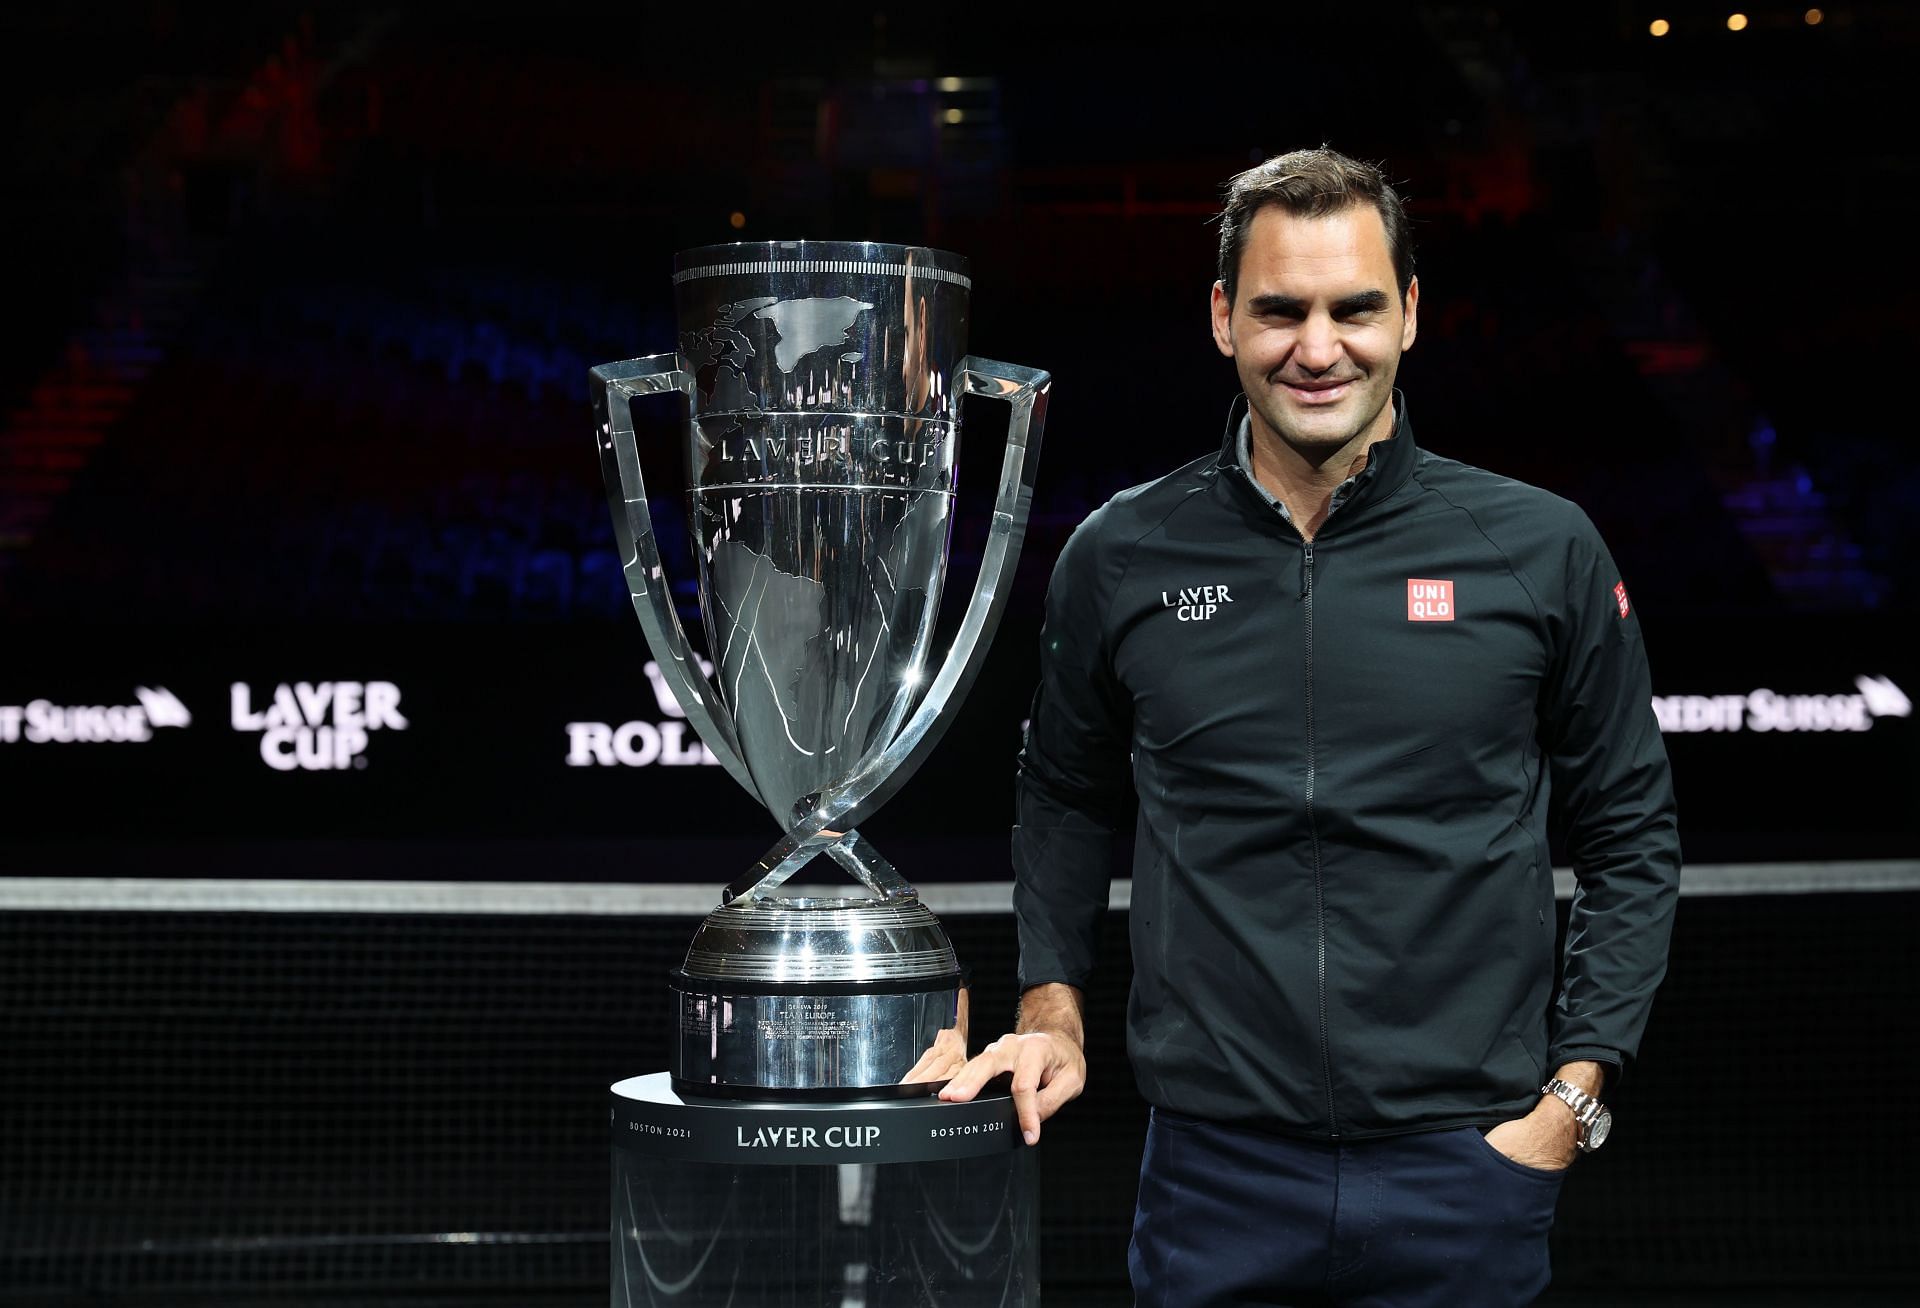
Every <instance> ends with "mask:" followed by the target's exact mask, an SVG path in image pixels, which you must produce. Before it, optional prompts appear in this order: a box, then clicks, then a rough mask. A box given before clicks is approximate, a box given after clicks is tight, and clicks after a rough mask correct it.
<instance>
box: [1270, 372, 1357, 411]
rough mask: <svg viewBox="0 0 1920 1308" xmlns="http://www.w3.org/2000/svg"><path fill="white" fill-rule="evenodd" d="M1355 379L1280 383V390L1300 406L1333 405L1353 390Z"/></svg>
mask: <svg viewBox="0 0 1920 1308" xmlns="http://www.w3.org/2000/svg"><path fill="white" fill-rule="evenodd" d="M1358 380H1359V378H1357V377H1348V378H1345V379H1344V380H1341V381H1337V382H1329V381H1317V382H1289V381H1283V382H1281V383H1280V388H1281V389H1282V390H1284V391H1286V392H1287V394H1289V395H1291V396H1292V397H1293V398H1294V399H1296V400H1298V401H1299V402H1300V403H1302V404H1335V403H1338V402H1339V401H1340V400H1342V399H1344V398H1346V395H1347V392H1348V391H1351V390H1352V389H1353V384H1354V382H1356V381H1358Z"/></svg>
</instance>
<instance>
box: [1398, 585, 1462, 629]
mask: <svg viewBox="0 0 1920 1308" xmlns="http://www.w3.org/2000/svg"><path fill="white" fill-rule="evenodd" d="M1407 621H1408V622H1452V621H1453V583H1452V582H1451V581H1432V580H1429V579H1428V578H1425V577H1408V578H1407Z"/></svg>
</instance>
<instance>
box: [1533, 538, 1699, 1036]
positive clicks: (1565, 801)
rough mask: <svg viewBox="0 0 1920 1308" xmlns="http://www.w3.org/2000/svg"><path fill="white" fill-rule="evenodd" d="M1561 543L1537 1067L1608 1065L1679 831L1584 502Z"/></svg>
mask: <svg viewBox="0 0 1920 1308" xmlns="http://www.w3.org/2000/svg"><path fill="white" fill-rule="evenodd" d="M1566 557H1567V566H1566V569H1565V572H1564V574H1563V575H1564V578H1565V585H1564V591H1563V594H1562V595H1561V596H1560V597H1558V598H1559V599H1560V607H1559V609H1558V612H1557V615H1556V621H1555V623H1554V625H1555V627H1556V631H1555V640H1554V644H1555V649H1554V654H1553V659H1552V663H1551V665H1550V670H1549V674H1548V678H1547V682H1546V685H1545V687H1544V689H1543V691H1542V698H1543V705H1542V744H1543V748H1544V749H1545V751H1546V753H1547V758H1548V765H1549V768H1550V769H1551V774H1550V775H1551V786H1552V789H1551V795H1552V810H1551V811H1552V816H1553V820H1554V822H1555V824H1556V826H1557V828H1558V829H1559V830H1560V831H1561V832H1562V834H1563V836H1564V840H1565V845H1566V849H1567V852H1568V855H1569V857H1570V858H1571V860H1572V863H1573V872H1574V878H1575V888H1574V895H1573V907H1572V913H1571V916H1570V918H1569V920H1568V926H1567V940H1566V959H1565V969H1564V976H1563V980H1562V983H1561V987H1560V993H1559V995H1558V997H1557V998H1556V1000H1555V1003H1554V1010H1553V1014H1552V1018H1551V1022H1550V1026H1549V1039H1548V1060H1547V1069H1548V1071H1549V1072H1551V1071H1552V1070H1553V1069H1554V1068H1557V1067H1560V1066H1562V1065H1563V1064H1565V1063H1567V1062H1570V1061H1574V1060H1578V1059H1593V1060H1595V1061H1598V1062H1603V1063H1609V1064H1611V1065H1612V1066H1613V1067H1614V1068H1615V1070H1616V1071H1618V1070H1620V1069H1622V1068H1624V1066H1625V1065H1626V1063H1627V1062H1628V1061H1629V1060H1631V1059H1632V1057H1633V1056H1634V1054H1635V1053H1636V1052H1637V1051H1638V1049H1639V1045H1640V1036H1641V1032H1642V1031H1643V1030H1645V1028H1646V1024H1647V1014H1648V1012H1649V1010H1650V1009H1651V1008H1652V1006H1653V992H1654V990H1655V988H1656V987H1658V986H1659V984H1660V980H1661V978H1662V977H1663V976H1665V975H1666V970H1667V942H1668V938H1669V937H1670V935H1671V934H1672V930H1673V913H1674V904H1675V900H1676V899H1677V897H1678V894H1679V889H1680V840H1679V834H1678V828H1677V826H1676V822H1675V812H1674V801H1673V782H1672V777H1671V775H1670V773H1669V771H1668V767H1667V751H1666V746H1665V744H1664V743H1663V742H1662V741H1661V738H1660V728H1659V724H1658V723H1657V722H1656V721H1655V719H1654V715H1653V706H1652V685H1651V679H1650V677H1649V674H1648V671H1647V656H1646V650H1645V648H1644V646H1643V645H1642V644H1641V638H1640V619H1639V615H1638V614H1636V613H1635V612H1634V611H1633V607H1632V602H1631V600H1630V599H1629V597H1628V595H1627V591H1626V587H1625V584H1624V583H1623V582H1622V581H1621V579H1620V574H1619V572H1618V571H1617V569H1616V568H1615V566H1614V562H1613V559H1612V558H1611V556H1610V555H1609V554H1608V552H1607V548H1606V546H1605V545H1604V544H1603V543H1602V542H1601V539H1600V535H1599V532H1598V531H1596V530H1595V529H1594V526H1593V524H1592V523H1591V522H1590V521H1589V520H1588V519H1587V518H1586V516H1585V515H1584V514H1581V515H1580V516H1579V520H1578V524H1577V527H1576V530H1575V532H1574V534H1573V538H1572V540H1571V541H1570V542H1569V544H1568V548H1567V556H1566Z"/></svg>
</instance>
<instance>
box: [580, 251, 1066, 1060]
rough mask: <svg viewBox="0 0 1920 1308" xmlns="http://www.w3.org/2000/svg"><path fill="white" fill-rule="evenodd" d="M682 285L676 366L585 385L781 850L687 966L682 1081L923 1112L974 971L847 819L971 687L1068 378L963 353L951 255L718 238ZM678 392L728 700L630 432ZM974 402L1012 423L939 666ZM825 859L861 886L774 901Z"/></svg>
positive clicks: (702, 585)
mask: <svg viewBox="0 0 1920 1308" xmlns="http://www.w3.org/2000/svg"><path fill="white" fill-rule="evenodd" d="M673 282H674V290H675V304H676V310H677V315H678V319H679V349H678V350H677V351H676V352H674V353H673V354H664V355H653V356H650V357H647V358H643V359H634V360H629V361H627V362H624V363H616V364H605V365H602V366H600V367H598V368H595V369H593V370H592V377H593V395H594V407H595V418H596V422H597V426H598V433H597V443H598V445H599V449H600V457H601V465H602V470H603V473H604V475H605V478H606V482H607V489H608V494H609V498H610V502H611V508H612V511H613V516H614V523H615V529H616V534H617V538H618V541H619V544H620V547H621V551H622V554H623V564H624V569H625V574H626V577H627V581H628V586H629V589H630V590H631V592H632V595H633V602H634V609H635V612H636V613H637V615H638V616H639V618H640V622H641V626H642V628H643V630H644V631H645V633H646V636H647V640H648V643H649V644H650V645H651V647H652V649H653V653H654V657H655V659H656V661H657V663H658V665H659V668H660V671H661V674H662V675H663V676H664V677H665V678H666V679H667V681H668V683H669V684H670V686H671V687H672V689H673V692H674V694H675V696H676V698H678V699H679V701H680V704H681V707H682V708H683V709H684V710H685V711H686V713H687V717H688V720H689V721H690V722H691V723H692V724H693V726H694V728H695V729H696V730H697V731H699V733H700V735H701V737H702V739H703V740H704V741H705V742H706V744H707V746H708V747H709V748H710V749H711V750H712V751H713V753H714V755H715V756H716V758H718V759H719V761H720V762H721V763H722V765H724V766H725V767H726V769H727V770H728V772H729V773H730V774H731V775H732V776H733V777H734V779H735V780H736V781H738V782H739V783H740V784H741V785H743V786H745V787H746V788H747V790H748V792H749V793H750V794H752V795H753V796H754V797H755V798H756V799H758V800H759V801H760V802H761V803H762V804H764V805H765V806H766V808H767V810H768V812H770V813H771V814H772V815H773V817H774V819H775V821H776V822H777V823H779V824H780V827H781V829H782V831H783V832H784V833H785V834H784V835H783V836H782V837H781V839H780V841H779V842H778V843H776V844H775V845H774V846H773V848H772V849H770V850H769V851H768V853H767V854H766V855H765V856H764V857H763V858H762V859H761V860H760V862H759V863H758V864H757V865H755V866H754V867H753V868H752V869H750V870H748V871H747V872H746V873H745V874H743V875H742V876H740V877H738V878H736V879H735V880H734V881H733V882H732V883H731V884H730V885H729V886H728V887H727V889H726V890H725V891H724V892H723V894H722V902H721V905H720V907H718V908H717V909H715V911H714V912H713V913H712V914H710V915H709V916H708V918H707V919H706V921H705V922H704V923H703V924H702V925H701V927H700V930H699V932H698V933H697V934H696V936H695V938H694V941H693V944H692V947H691V948H690V949H689V950H688V953H687V958H686V961H685V963H684V964H683V965H682V966H681V967H680V968H679V969H678V970H676V971H675V972H674V973H673V974H672V978H671V984H672V988H673V989H674V991H675V992H676V994H677V995H678V997H679V1003H680V1021H679V1034H678V1036H677V1039H676V1041H675V1045H674V1049H673V1054H672V1065H671V1068H670V1070H671V1072H672V1074H673V1077H674V1081H675V1084H676V1086H678V1087H679V1088H681V1089H682V1090H684V1091H692V1092H696V1093H702V1094H709V1095H723V1096H725V1095H734V1096H744V1097H756V1098H791V1097H800V1098H807V1097H836V1098H848V1097H862V1096H869V1097H871V1096H880V1095H894V1094H901V1095H914V1094H926V1093H931V1092H932V1091H934V1090H937V1089H938V1087H939V1086H940V1085H941V1084H943V1083H944V1081H945V1073H947V1072H950V1071H951V1070H952V1069H953V1068H955V1067H957V1066H958V1065H959V1062H961V1061H964V1058H965V1046H966V1031H965V1015H966V1003H965V990H964V982H963V977H962V973H961V969H960V967H959V964H958V961H957V959H956V958H955V956H954V952H953V948H952V946H951V944H950V943H949V942H948V940H947V938H946V933H945V932H944V931H943V930H942V929H941V927H940V924H939V922H938V920H937V919H936V918H935V917H934V915H933V914H932V913H931V912H929V911H928V910H927V908H926V907H925V905H923V904H921V903H920V902H919V896H918V894H917V893H916V892H915V891H914V889H913V887H912V886H911V885H909V884H908V883H907V882H906V881H905V879H904V878H902V877H901V876H900V874H899V873H898V872H896V871H895V870H894V869H893V868H892V867H891V865H889V864H888V863H887V861H886V860H885V859H884V858H883V857H881V856H880V854H879V853H878V851H876V850H875V849H874V848H873V846H872V845H871V844H870V843H869V842H867V841H865V840H864V839H863V838H862V837H861V836H860V834H859V832H858V831H857V830H856V829H855V826H856V824H857V822H858V821H860V820H861V819H863V818H864V817H865V816H866V815H867V814H869V813H871V812H873V811H874V810H875V809H876V808H877V807H879V805H880V804H882V803H884V802H885V800H886V799H887V798H888V797H889V796H891V795H892V794H893V793H894V792H895V791H896V790H897V789H898V788H899V787H900V785H902V784H903V783H904V782H905V781H906V779H907V778H908V777H909V776H910V775H911V774H912V773H913V771H914V770H915V769H916V768H917V767H918V766H919V764H920V763H921V761H923V760H924V759H925V758H926V756H927V754H928V753H929V752H930V751H931V750H932V748H933V745H934V744H935V742H937V740H938V739H939V736H940V734H941V733H942V732H943V731H944V729H945V727H946V726H947V724H948V723H950V722H951V721H952V718H953V716H954V714H955V713H956V712H957V711H958V708H959V704H960V702H961V700H962V698H963V697H964V695H965V693H966V690H967V688H968V687H969V686H970V685H971V684H972V681H973V678H974V677H975V675H977V673H978V671H979V667H980V663H981V661H982V659H983V658H984V655H985V651H986V648H987V645H988V643H989V641H990V639H991V633H992V631H993V629H994V628H995V627H996V626H997V625H998V622H999V618H1000V614H1001V612H1002V610H1003V609H1004V606H1005V602H1006V584H1005V583H1006V582H1007V581H1008V579H1009V578H1010V577H1011V575H1012V570H1013V567H1014V564H1015V562H1016V561H1017V559H1018V556H1019V548H1020V542H1021V538H1022V536H1023V534H1024V531H1025V525H1026V518H1027V510H1028V505H1029V503H1030V500H1031V492H1032V477H1033V468H1034V465H1035V462H1036V456H1037V452H1038V446H1039V437H1040V432H1041V429H1042V426H1043V420H1044V414H1045V401H1046V395H1047V391H1048V388H1049V386H1050V381H1051V379H1050V378H1049V377H1048V376H1047V374H1045V373H1043V372H1038V371H1035V370H1032V369H1025V368H1018V367H1014V366H1012V365H1006V364H998V363H993V362H991V361H989V360H984V359H978V358H974V357H972V356H969V355H967V354H966V353H965V349H966V337H967V330H966V329H967V312H968V305H969V299H970V295H971V290H972V281H971V279H970V277H969V275H968V267H967V262H966V260H965V259H963V258H961V257H960V256H958V255H955V254H950V253H947V252H945V251H940V250H931V249H926V248H923V247H918V246H902V245H884V244H877V243H870V242H840V241H770V242H756V243H748V244H736V245H720V246H708V247H704V248H701V249H696V250H689V251H685V252H683V253H681V254H680V255H678V256H677V257H676V259H675V271H674V275H673ZM676 390H677V391H679V392H680V393H682V394H684V395H685V396H686V397H687V405H688V416H687V423H686V427H685V432H686V440H685V455H686V460H685V467H686V496H687V523H688V530H689V533H690V535H691V538H692V546H693V556H694V559H695V561H696V567H697V570H698V577H697V581H698V593H699V601H700V616H701V624H702V627H703V628H704V631H705V635H706V643H707V649H708V651H709V655H710V658H711V664H712V676H711V680H709V679H708V677H707V675H706V674H705V673H704V672H703V671H702V670H701V665H700V663H699V662H698V661H697V660H696V659H695V657H694V655H693V653H692V650H691V648H690V646H689V645H688V642H687V639H686V634H685V632H684V630H683V629H682V627H681V625H680V620H679V617H678V614H677V613H676V612H675V610H674V607H673V602H672V598H671V588H670V587H669V585H668V584H667V582H666V579H665V577H664V574H663V571H662V568H661V564H660V558H659V551H658V548H657V545H656V542H655V539H654V535H653V527H652V519H651V515H650V514H649V512H648V508H647V497H646V487H645V484H644V481H643V479H642V475H641V471H640V462H639V458H638V452H637V449H636V447H635V438H634V432H633V423H632V413H631V402H632V400H633V399H634V398H635V397H638V396H646V395H655V394H662V393H665V392H667V391H676ZM966 395H983V396H991V397H997V398H1001V399H1005V400H1007V401H1008V402H1009V403H1010V404H1011V405H1012V409H1013V412H1012V417H1011V419H1010V421H1009V424H1008V438H1007V447H1006V453H1005V456H1004V458H1003V463H1002V469H1001V476H1000V483H999V487H998V490H997V493H996V497H995V506H994V517H993V522H992V524H991V527H990V529H989V532H988V545H987V549H986V551H985V553H984V555H983V558H982V562H981V568H980V574H979V577H978V578H977V579H976V582H975V586H974V591H973V595H972V597H971V599H970V601H969V603H968V606H967V611H966V614H965V615H964V617H963V619H962V621H961V624H960V628H959V632H958V634H957V635H956V637H955V639H954V642H953V645H952V647H951V648H950V649H949V650H948V651H947V652H946V654H945V656H944V657H943V658H942V659H941V660H940V662H939V664H938V666H937V667H934V666H932V665H931V664H930V662H929V655H930V652H931V650H930V647H931V645H932V640H933V630H934V621H935V618H936V617H937V616H938V612H939V607H940V596H941V589H942V586H943V584H944V581H945V576H946V561H947V548H948V540H949V537H950V534H951V530H952V517H953V505H954V494H955V477H956V475H957V472H958V457H959V447H960V435H961V398H962V397H963V396H966ZM821 854H825V855H827V856H828V857H830V858H832V859H833V860H834V861H835V862H836V863H838V864H839V865H840V866H841V868H843V869H844V870H845V871H846V872H847V873H848V874H849V875H851V876H852V877H853V878H854V880H855V881H857V882H858V883H859V884H860V886H861V887H863V888H864V889H865V891H866V892H867V893H866V894H865V895H864V896H859V897H848V898H819V897H804V896H798V897H797V896H782V895H780V894H779V893H778V891H779V888H780V886H781V885H782V884H783V883H784V882H785V881H786V880H787V878H789V877H790V876H791V875H792V874H793V873H794V872H795V871H797V870H798V869H799V868H800V867H802V866H803V865H805V864H806V863H807V862H808V861H810V860H811V859H813V858H814V857H816V856H818V855H821ZM956 1055H957V1057H956Z"/></svg>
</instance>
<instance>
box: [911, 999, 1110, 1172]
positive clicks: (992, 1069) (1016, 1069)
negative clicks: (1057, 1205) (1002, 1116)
mask: <svg viewBox="0 0 1920 1308" xmlns="http://www.w3.org/2000/svg"><path fill="white" fill-rule="evenodd" d="M1082 1004H1083V1000H1082V996H1081V993H1080V991H1079V990H1077V989H1075V988H1074V987H1072V986H1068V985H1063V984H1060V983H1058V982H1053V983H1049V984H1047V985H1040V986H1035V987H1033V988H1032V989H1030V990H1028V991H1027V992H1026V993H1025V994H1024V995H1022V996H1021V997H1020V1023H1019V1030H1018V1031H1016V1032H1014V1033H1013V1034H1011V1035H1004V1036H1001V1037H1000V1038H999V1039H998V1040H996V1041H994V1042H993V1043H992V1044H990V1045H988V1046H987V1047H986V1048H985V1049H983V1050H981V1051H980V1053H979V1055H978V1056H977V1057H976V1058H974V1059H973V1060H972V1061H971V1062H969V1063H968V1064H967V1065H966V1066H965V1067H963V1068H961V1069H960V1071H959V1073H958V1074H957V1075H955V1076H954V1078H953V1080H951V1081H949V1082H948V1083H947V1088H946V1089H944V1090H942V1091H941V1092H940V1097H941V1098H942V1099H945V1100H949V1101H953V1102H964V1101H966V1100H969V1099H972V1098H973V1097H974V1096H975V1095H976V1094H978V1093H979V1092H980V1089H981V1087H982V1086H984V1085H986V1083H987V1082H988V1081H991V1080H992V1079H993V1078H995V1077H997V1076H1005V1075H1011V1077H1012V1088H1013V1108H1014V1112H1015V1113H1016V1114H1017V1115H1018V1117H1019V1119H1020V1134H1021V1136H1022V1137H1023V1138H1024V1139H1025V1140H1026V1142H1027V1143H1028V1144H1030V1145H1032V1144H1038V1143H1040V1124H1041V1123H1042V1122H1044V1121H1046V1120H1047V1119H1048V1118H1049V1117H1052V1116H1053V1115H1054V1114H1055V1113H1056V1112H1058V1111H1059V1110H1060V1106H1061V1105H1062V1104H1064V1103H1066V1102H1067V1101H1068V1100H1070V1099H1074V1098H1077V1097H1078V1096H1079V1094H1080V1092H1081V1091H1082V1090H1084V1089H1085V1088H1086V1085H1087V1057H1086V1053H1085V1051H1084V1049H1083V1045H1084V1043H1085V1037H1084V1036H1083V1034H1082V1030H1083V1023H1082V1020H1081V1012H1082Z"/></svg>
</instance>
